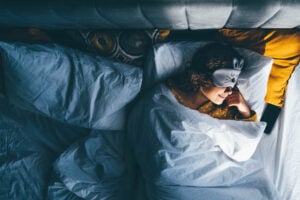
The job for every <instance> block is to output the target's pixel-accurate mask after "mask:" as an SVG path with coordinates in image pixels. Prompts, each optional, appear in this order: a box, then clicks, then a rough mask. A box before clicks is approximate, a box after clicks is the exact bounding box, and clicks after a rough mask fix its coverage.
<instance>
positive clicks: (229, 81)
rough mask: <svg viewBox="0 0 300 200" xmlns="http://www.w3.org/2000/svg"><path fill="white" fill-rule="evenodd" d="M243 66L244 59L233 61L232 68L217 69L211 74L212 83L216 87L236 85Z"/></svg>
mask: <svg viewBox="0 0 300 200" xmlns="http://www.w3.org/2000/svg"><path fill="white" fill-rule="evenodd" d="M243 66H244V59H237V58H234V59H233V65H232V68H221V69H217V70H216V71H214V72H213V73H212V79H213V83H214V85H215V86H216V87H231V88H233V87H234V86H235V85H236V82H237V80H238V78H239V75H240V73H241V70H242V68H243Z"/></svg>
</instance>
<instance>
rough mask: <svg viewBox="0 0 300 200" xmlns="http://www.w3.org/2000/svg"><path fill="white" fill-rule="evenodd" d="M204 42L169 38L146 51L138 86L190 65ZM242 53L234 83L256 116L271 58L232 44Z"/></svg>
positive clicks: (264, 90)
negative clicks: (147, 53) (141, 79)
mask: <svg viewBox="0 0 300 200" xmlns="http://www.w3.org/2000/svg"><path fill="white" fill-rule="evenodd" d="M208 43H211V42H209V41H207V42H170V43H164V44H158V45H155V46H154V47H153V51H150V53H149V55H148V57H147V60H146V64H145V69H144V74H143V85H142V88H143V89H144V90H145V89H148V88H150V87H152V86H153V85H154V84H157V83H159V82H162V81H163V80H165V79H166V78H167V77H169V76H171V75H172V74H174V73H176V72H178V70H182V69H184V68H185V67H187V66H189V65H190V62H191V60H192V57H193V55H194V53H195V52H196V51H197V49H199V48H201V47H203V46H205V45H206V44H208ZM236 49H237V50H238V52H239V53H240V54H241V55H242V56H244V57H245V63H246V65H245V67H244V68H243V71H242V73H241V74H240V77H239V80H238V87H239V89H240V91H241V93H242V94H243V96H244V98H245V100H246V101H247V103H248V105H249V106H250V107H251V109H253V110H255V111H256V112H257V115H258V117H259V118H260V117H261V115H262V112H263V109H264V106H265V101H264V98H265V95H266V91H267V82H268V77H269V74H270V70H271V67H272V63H273V61H272V59H271V58H269V57H265V56H262V55H260V54H258V53H256V52H253V51H251V50H247V49H243V48H236Z"/></svg>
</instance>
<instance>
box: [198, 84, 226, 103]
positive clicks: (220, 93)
mask: <svg viewBox="0 0 300 200" xmlns="http://www.w3.org/2000/svg"><path fill="white" fill-rule="evenodd" d="M200 91H201V93H202V94H203V95H204V96H205V97H206V98H207V99H209V100H210V101H211V102H213V103H214V104H217V105H221V104H222V103H223V102H224V100H225V99H226V98H227V97H228V95H231V94H232V88H231V87H216V86H209V87H200Z"/></svg>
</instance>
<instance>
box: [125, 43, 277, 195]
mask: <svg viewBox="0 0 300 200" xmlns="http://www.w3.org/2000/svg"><path fill="white" fill-rule="evenodd" d="M243 65H244V59H243V58H242V57H241V56H240V55H239V54H238V53H237V52H236V51H235V50H234V49H233V48H232V47H230V46H228V45H223V44H217V43H213V44H208V45H207V46H205V47H202V48H201V49H199V50H198V52H197V53H196V54H195V56H194V58H193V59H192V63H191V67H189V68H187V69H185V70H184V71H183V72H181V73H178V74H177V75H175V76H173V77H171V78H169V79H168V80H167V81H166V82H164V83H161V84H158V85H156V86H155V87H154V88H152V89H151V90H149V91H147V92H146V93H144V94H143V96H141V98H140V99H139V100H138V101H137V102H136V104H134V107H133V109H132V110H131V112H130V114H129V118H128V124H127V136H128V141H129V144H130V145H129V146H130V148H131V150H132V152H133V156H134V158H135V160H136V161H137V166H138V167H139V170H135V171H138V173H141V177H142V179H143V180H142V181H144V184H143V185H144V187H145V190H146V191H145V195H146V196H147V199H150V200H157V199H174V200H198V199H224V200H225V199H235V200H244V199H272V200H274V199H277V198H276V195H277V193H276V189H275V187H274V185H273V184H272V183H271V182H270V180H269V179H268V178H267V176H266V174H265V172H264V170H263V168H262V167H261V165H260V163H259V162H258V161H256V160H254V159H252V155H253V154H254V152H255V150H256V148H257V146H258V144H259V142H260V140H261V138H262V135H263V130H264V128H265V124H264V123H263V122H256V118H257V116H256V113H255V111H252V110H251V109H250V108H249V106H248V105H247V103H246V101H245V99H244V98H243V96H242V94H241V93H240V92H239V91H238V89H237V86H236V84H237V79H238V77H239V74H240V72H241V70H242V68H243ZM199 111H200V112H199ZM224 119H226V120H224ZM237 191H238V192H237ZM254 191H255V192H254Z"/></svg>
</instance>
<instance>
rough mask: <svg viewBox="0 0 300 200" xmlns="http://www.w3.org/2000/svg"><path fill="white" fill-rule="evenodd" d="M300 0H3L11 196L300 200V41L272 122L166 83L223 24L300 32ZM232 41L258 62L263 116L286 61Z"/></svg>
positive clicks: (2, 132) (0, 154) (4, 175)
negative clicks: (237, 115)
mask: <svg viewBox="0 0 300 200" xmlns="http://www.w3.org/2000/svg"><path fill="white" fill-rule="evenodd" d="M299 6H300V5H299V2H297V1H284V2H279V1H272V2H271V1H255V2H253V1H251V2H245V1H234V2H232V1H222V2H210V3H207V2H204V1H172V2H171V1H151V2H150V1H117V0H116V1H68V0H66V1H59V2H58V1H54V0H53V1H43V2H40V1H35V0H30V1H18V0H14V1H2V2H1V3H0V12H1V15H0V27H1V33H0V39H1V41H0V55H1V62H0V63H1V64H0V77H1V78H0V199H16V200H19V199H26V200H27V199H34V200H35V199H49V200H51V199H53V200H54V199H55V200H57V199H59V200H60V199H61V200H62V199H64V200H66V199H68V200H79V199H101V200H102V199H103V200H104V199H105V200H106V199H111V200H113V199H115V200H126V199H128V200H129V199H130V200H132V199H136V200H148V199H149V200H154V199H178V200H181V199H184V200H188V199H224V200H225V199H241V200H244V199H270V200H271V199H272V200H273V199H280V200H281V199H283V200H297V199H300V192H299V188H300V179H299V177H298V176H297V175H298V174H300V170H299V169H300V168H299V164H300V150H299V148H297V147H298V146H299V142H300V135H299V133H298V132H299V131H298V129H299V128H300V127H299V123H298V121H299V120H298V119H299V117H300V105H299V102H300V93H299V90H300V84H299V83H300V67H299V57H300V55H299V52H300V42H299V43H295V42H293V47H295V48H294V49H295V52H296V54H295V55H294V56H293V59H292V61H293V62H289V63H288V65H289V66H288V67H286V68H284V67H281V68H280V70H283V71H281V72H283V73H285V72H287V71H288V76H285V79H284V80H282V79H281V80H280V81H282V82H284V83H285V86H286V88H285V89H284V92H285V93H284V98H283V99H282V98H281V99H278V98H277V99H276V100H278V102H279V103H275V105H276V106H279V107H280V109H281V112H280V114H279V117H278V119H277V120H276V122H275V124H274V127H273V129H272V130H271V133H270V134H265V133H264V131H265V127H266V122H264V121H259V122H237V121H232V120H217V119H214V118H212V117H210V116H207V115H204V114H201V113H198V112H196V111H194V110H191V109H187V108H186V107H184V106H182V105H181V104H179V103H178V102H177V101H176V99H175V98H174V96H173V95H172V94H171V93H170V91H169V90H168V88H167V87H166V85H164V83H163V82H164V80H165V79H166V78H167V77H169V76H170V75H172V74H173V73H175V72H177V71H178V70H181V69H182V68H184V67H186V66H188V65H189V63H190V59H191V56H192V54H193V52H194V51H195V50H196V49H197V48H199V47H201V46H203V45H205V44H207V43H209V42H214V41H218V40H219V39H220V37H214V36H215V35H214V34H216V33H217V34H219V33H220V31H219V30H221V32H222V31H226V30H241V31H250V35H251V34H252V33H253V32H251V31H253V30H254V31H256V30H258V31H262V32H263V31H267V32H268V31H269V32H268V33H270V32H271V33H272V34H273V33H274V35H272V36H276V34H277V33H280V31H285V32H289V31H292V32H293V34H294V35H296V38H298V39H297V40H295V41H299V40H300V39H299V38H300V33H299V31H298V28H299V24H300V21H299V19H300V18H299V14H298V12H297V9H298V7H299ZM70 8H71V9H70ZM212 11H213V12H212ZM224 28H226V29H224ZM272 31H275V32H272ZM248 33H249V32H248ZM235 34H236V32H235ZM224 35H225V34H223V35H222V36H224ZM225 36H227V39H228V40H227V41H226V42H232V40H230V39H231V38H230V36H228V35H225ZM231 36H232V35H231ZM269 38H272V37H269ZM256 39H257V38H256ZM145 41H146V42H145ZM254 41H258V40H254ZM293 41H294V40H293ZM101 42H102V43H101ZM103 42H104V43H103ZM105 42H106V43H109V42H112V43H109V44H114V45H113V46H114V47H115V48H114V49H113V50H111V49H110V48H108V51H107V49H105V48H104V50H105V51H104V50H103V48H102V47H107V46H105V45H104V44H106V43H105ZM113 42H115V43H113ZM223 42H224V41H223ZM235 42H240V41H235ZM133 44H135V45H136V46H134V45H133ZM295 44H296V45H295ZM101 45H104V46H101ZM283 45H284V44H283ZM138 47H140V48H138ZM235 48H237V49H238V51H239V52H240V53H241V54H243V55H244V57H245V59H246V63H247V65H246V66H247V67H246V68H245V70H244V71H243V73H242V74H241V77H240V80H239V82H238V84H239V88H240V90H241V92H242V93H243V94H244V95H245V99H246V100H247V102H248V103H249V105H250V106H251V108H252V109H254V110H255V111H256V112H257V114H258V116H259V118H261V117H262V116H263V113H264V110H265V109H266V107H267V106H268V105H269V104H268V103H270V102H269V101H268V99H267V102H266V98H265V97H266V94H267V91H268V90H269V87H270V86H269V85H268V81H269V77H270V74H272V73H273V74H274V63H275V64H277V63H278V60H289V59H288V58H286V59H281V58H279V57H278V56H277V57H276V56H272V54H271V53H269V54H268V51H267V50H269V49H271V47H270V46H268V48H269V49H268V48H265V49H264V51H262V52H260V51H259V50H257V49H255V48H254V46H251V45H249V44H245V43H243V44H242V45H241V44H238V43H236V46H235ZM297 52H298V54H297ZM283 56H285V55H282V57H283ZM279 63H280V64H281V62H279ZM291 63H292V64H291ZM285 64H286V63H284V62H283V64H282V65H285ZM272 70H273V71H272ZM289 70H290V71H289ZM280 81H278V82H280ZM287 82H288V84H287ZM282 101H283V102H282Z"/></svg>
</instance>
